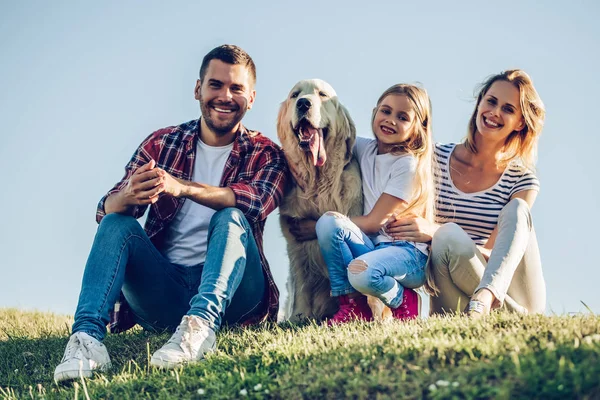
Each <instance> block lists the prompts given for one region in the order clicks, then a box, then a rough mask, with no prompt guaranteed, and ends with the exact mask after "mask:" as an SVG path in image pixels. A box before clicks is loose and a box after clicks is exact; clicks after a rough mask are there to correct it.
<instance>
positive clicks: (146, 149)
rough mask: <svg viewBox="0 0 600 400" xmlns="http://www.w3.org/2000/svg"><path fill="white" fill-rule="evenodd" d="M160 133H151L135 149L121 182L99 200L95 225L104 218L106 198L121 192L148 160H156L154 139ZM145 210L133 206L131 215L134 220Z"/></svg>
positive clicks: (144, 208) (141, 207)
mask: <svg viewBox="0 0 600 400" xmlns="http://www.w3.org/2000/svg"><path fill="white" fill-rule="evenodd" d="M160 132H161V131H157V132H154V133H152V134H151V135H150V136H148V137H147V138H146V139H145V140H144V141H143V142H142V144H141V145H140V146H139V147H138V148H137V150H136V151H135V153H133V156H132V157H131V160H129V162H128V163H127V165H126V166H125V175H124V176H123V178H121V180H120V181H119V182H118V183H117V184H116V185H115V186H113V188H112V189H110V190H109V191H108V193H106V194H105V195H104V196H103V197H102V198H101V199H100V202H99V203H98V209H97V210H96V222H97V223H100V221H102V218H104V216H105V215H106V212H105V211H104V205H105V203H106V199H107V198H108V196H110V195H112V194H115V193H117V192H120V191H121V190H123V188H124V187H125V186H127V182H128V181H129V178H131V175H133V173H134V172H135V170H137V169H138V168H139V167H141V166H142V165H144V164H146V163H148V162H150V160H152V159H154V160H156V154H154V153H155V151H154V142H155V140H154V139H155V137H156V135H157V134H158V133H160ZM146 208H148V206H147V205H146V206H134V207H132V210H131V215H132V216H133V217H134V218H140V217H141V216H142V215H144V212H145V211H146Z"/></svg>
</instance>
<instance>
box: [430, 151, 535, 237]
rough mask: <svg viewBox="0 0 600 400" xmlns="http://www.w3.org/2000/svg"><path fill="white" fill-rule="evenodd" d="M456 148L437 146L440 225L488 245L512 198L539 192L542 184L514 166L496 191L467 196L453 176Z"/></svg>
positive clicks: (493, 188)
mask: <svg viewBox="0 0 600 400" xmlns="http://www.w3.org/2000/svg"><path fill="white" fill-rule="evenodd" d="M455 146H456V144H455V143H451V144H439V143H438V144H436V146H435V153H434V156H435V161H436V162H437V167H438V168H437V171H436V172H435V174H434V175H435V186H436V194H437V199H436V222H437V223H439V224H443V223H446V222H455V223H456V224H458V225H459V226H460V227H461V228H462V229H463V230H464V231H465V232H467V233H468V234H469V236H470V237H471V239H473V241H474V242H475V243H476V244H478V245H484V244H485V243H486V242H487V240H488V238H489V237H490V234H491V233H492V231H493V230H494V228H495V227H496V224H497V222H498V216H499V215H500V211H502V209H503V208H504V206H505V205H506V204H507V203H508V202H509V201H510V199H511V198H512V196H513V195H514V194H516V193H518V192H521V191H523V190H536V191H539V188H540V183H539V181H538V179H537V177H536V176H535V175H534V174H533V172H531V171H530V170H528V169H527V168H525V167H523V166H521V165H519V164H517V163H510V164H509V165H508V166H507V167H506V169H505V170H504V173H503V174H502V176H501V177H500V179H499V180H498V181H497V182H496V184H494V185H493V186H492V187H490V188H487V189H485V190H482V191H479V192H475V193H464V192H462V191H460V190H459V189H457V188H456V186H454V183H453V182H452V178H451V176H450V167H449V160H450V154H451V153H452V151H453V150H454V148H455Z"/></svg>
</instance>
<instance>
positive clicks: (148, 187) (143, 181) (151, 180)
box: [121, 160, 164, 207]
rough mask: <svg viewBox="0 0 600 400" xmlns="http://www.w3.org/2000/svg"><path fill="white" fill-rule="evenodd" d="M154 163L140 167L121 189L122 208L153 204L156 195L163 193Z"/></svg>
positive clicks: (152, 161) (151, 161) (156, 198)
mask: <svg viewBox="0 0 600 400" xmlns="http://www.w3.org/2000/svg"><path fill="white" fill-rule="evenodd" d="M155 166H156V162H155V161H154V160H150V162H148V163H146V164H144V165H142V166H141V167H139V168H138V169H136V170H135V172H134V173H133V175H131V178H129V181H128V182H127V186H125V187H124V188H123V190H122V191H121V192H122V196H123V197H122V198H123V202H124V204H123V205H124V206H127V207H129V206H141V205H148V204H154V203H156V201H157V200H158V195H159V194H160V193H162V192H163V191H164V185H163V179H162V178H161V177H160V176H159V173H158V171H159V169H158V168H155Z"/></svg>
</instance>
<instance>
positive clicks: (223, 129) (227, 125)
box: [200, 96, 246, 136]
mask: <svg viewBox="0 0 600 400" xmlns="http://www.w3.org/2000/svg"><path fill="white" fill-rule="evenodd" d="M213 104H214V103H213ZM230 104H235V103H233V102H231V103H229V104H223V105H230ZM214 105H216V106H217V107H218V106H219V104H214ZM236 107H237V104H236ZM200 111H202V118H204V122H205V123H206V126H208V128H209V129H210V130H211V131H213V132H214V133H215V134H217V135H219V136H225V135H227V134H229V133H231V132H232V130H233V128H235V126H236V125H237V124H238V123H239V122H240V121H241V120H242V118H244V115H246V107H238V109H237V110H235V111H232V113H231V114H232V116H231V119H230V120H229V122H220V121H218V120H217V121H215V120H214V119H213V118H212V117H211V115H210V112H211V107H210V105H209V104H208V103H206V102H205V101H204V99H203V98H202V96H200Z"/></svg>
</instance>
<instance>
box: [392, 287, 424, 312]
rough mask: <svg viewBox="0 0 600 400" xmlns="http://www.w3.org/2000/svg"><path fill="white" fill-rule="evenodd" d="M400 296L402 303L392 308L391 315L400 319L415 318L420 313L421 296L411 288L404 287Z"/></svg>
mask: <svg viewBox="0 0 600 400" xmlns="http://www.w3.org/2000/svg"><path fill="white" fill-rule="evenodd" d="M402 297H403V299H402V304H400V306H398V308H395V309H394V308H392V317H394V318H395V319H400V320H405V319H414V318H417V317H418V316H419V314H420V313H421V296H419V294H418V293H417V292H415V291H414V290H412V289H409V288H404V295H403V296H402Z"/></svg>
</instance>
